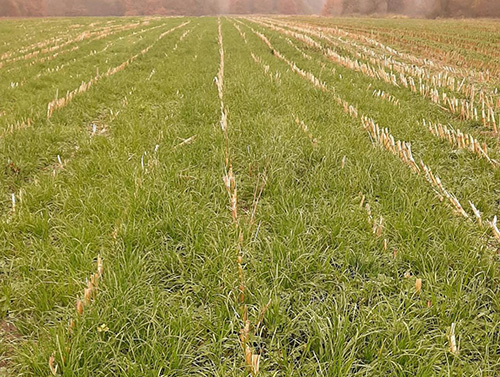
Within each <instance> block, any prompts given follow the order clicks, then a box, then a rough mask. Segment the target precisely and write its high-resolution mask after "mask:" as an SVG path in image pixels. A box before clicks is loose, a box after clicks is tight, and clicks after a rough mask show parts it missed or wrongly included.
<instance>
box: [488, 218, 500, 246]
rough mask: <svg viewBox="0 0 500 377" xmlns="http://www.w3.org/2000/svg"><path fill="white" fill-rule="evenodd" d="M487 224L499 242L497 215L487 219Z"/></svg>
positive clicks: (499, 231)
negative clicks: (490, 219)
mask: <svg viewBox="0 0 500 377" xmlns="http://www.w3.org/2000/svg"><path fill="white" fill-rule="evenodd" d="M488 224H489V226H490V227H491V230H492V231H493V235H494V236H495V238H496V239H497V241H498V242H500V230H498V227H497V217H496V216H495V217H493V220H492V221H488Z"/></svg>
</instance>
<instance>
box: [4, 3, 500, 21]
mask: <svg viewBox="0 0 500 377" xmlns="http://www.w3.org/2000/svg"><path fill="white" fill-rule="evenodd" d="M252 13H266V14H322V15H336V16H341V15H371V14H377V15H384V14H402V15H407V16H412V17H429V18H435V17H500V1H493V0H142V1H134V0H78V1H77V0H0V17H44V16H137V15H188V16H201V15H214V14H252Z"/></svg>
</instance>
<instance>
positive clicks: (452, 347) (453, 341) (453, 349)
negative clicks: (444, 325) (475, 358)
mask: <svg viewBox="0 0 500 377" xmlns="http://www.w3.org/2000/svg"><path fill="white" fill-rule="evenodd" d="M449 342H450V352H451V353H452V354H454V355H456V354H457V353H458V349H457V340H456V337H455V322H453V323H452V324H451V328H450V335H449Z"/></svg>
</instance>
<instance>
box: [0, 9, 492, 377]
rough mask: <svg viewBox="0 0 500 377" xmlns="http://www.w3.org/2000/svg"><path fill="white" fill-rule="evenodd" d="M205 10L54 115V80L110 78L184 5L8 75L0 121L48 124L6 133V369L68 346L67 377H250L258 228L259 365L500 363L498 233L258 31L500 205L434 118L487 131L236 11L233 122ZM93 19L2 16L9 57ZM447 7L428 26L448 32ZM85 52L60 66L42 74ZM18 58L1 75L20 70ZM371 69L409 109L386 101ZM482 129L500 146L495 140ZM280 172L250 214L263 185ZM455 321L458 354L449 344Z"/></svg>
mask: <svg viewBox="0 0 500 377" xmlns="http://www.w3.org/2000/svg"><path fill="white" fill-rule="evenodd" d="M111 20H112V21H113V23H114V24H117V25H119V24H125V23H129V22H132V21H131V20H130V19H111ZM134 20H135V19H134ZM189 20H190V21H191V22H190V23H189V24H188V25H186V26H184V27H182V28H180V29H178V30H175V31H174V32H172V33H171V34H169V35H167V36H165V38H163V39H161V40H160V41H159V42H158V43H157V44H155V46H154V48H152V49H151V50H150V51H149V52H148V53H147V54H145V55H144V56H140V57H139V58H138V59H137V60H136V61H134V62H133V63H131V64H130V65H129V66H128V67H127V68H126V69H124V70H123V71H121V72H118V73H117V74H116V75H113V76H111V77H108V78H103V79H102V80H100V81H99V82H98V83H97V84H96V85H95V86H93V87H92V88H91V89H90V90H89V91H87V92H85V93H82V94H79V95H77V96H76V97H75V99H74V100H73V101H72V102H71V103H70V104H69V105H68V106H66V107H64V108H62V109H60V110H58V111H56V112H55V113H54V116H53V117H52V118H50V119H49V120H47V119H46V116H45V113H46V105H47V103H48V102H49V101H50V100H52V98H53V96H54V93H55V89H59V92H60V93H65V92H66V90H73V89H75V88H76V87H78V86H79V85H80V82H81V81H82V80H88V79H90V78H91V77H92V76H93V74H95V71H96V67H99V69H100V70H101V71H102V72H104V71H105V70H107V68H108V67H115V66H117V65H119V64H121V63H122V62H123V61H125V60H126V59H127V58H129V57H130V56H133V55H135V54H136V53H138V52H140V51H141V50H142V49H143V48H145V47H146V46H148V45H150V44H151V43H153V42H154V41H155V40H156V38H157V37H158V36H159V35H160V34H161V33H162V32H164V31H166V30H168V29H170V28H173V27H174V26H177V25H180V24H181V23H183V22H184V21H186V19H178V18H171V19H170V18H166V19H162V18H160V19H155V20H152V21H151V24H150V25H149V27H154V26H157V25H158V26H159V25H162V26H161V27H158V28H157V29H154V30H152V31H146V32H144V33H142V34H140V35H134V34H133V32H132V31H124V32H121V33H119V34H116V35H113V36H110V37H109V38H105V39H103V40H99V41H93V42H88V41H82V42H80V43H81V48H80V49H78V50H76V51H74V52H68V53H66V54H62V55H61V56H60V57H57V58H56V59H54V60H51V61H48V62H47V63H46V64H34V65H33V66H31V67H29V68H28V67H20V68H19V69H17V68H16V69H17V70H16V72H17V73H16V75H18V76H16V80H18V78H21V77H24V78H25V79H26V82H25V85H24V86H22V87H19V88H16V89H10V88H4V87H2V88H0V91H2V92H1V93H2V99H1V100H0V111H2V110H5V111H6V113H7V115H6V116H4V117H0V127H1V129H2V130H8V129H9V125H11V124H12V123H14V122H16V121H18V120H19V121H20V120H23V119H26V118H27V117H30V118H31V123H32V126H31V127H26V128H22V129H15V130H14V131H9V132H6V133H5V134H4V135H3V136H2V138H1V139H0V157H1V161H2V165H3V166H2V169H1V170H0V176H1V177H2V179H1V180H0V181H1V184H0V194H1V197H0V203H1V211H2V215H1V216H2V218H1V221H0V234H1V237H0V250H1V252H0V256H1V258H0V292H1V294H0V316H1V317H0V324H1V325H2V326H1V327H0V331H2V329H4V328H6V326H5V324H6V323H9V324H12V327H9V328H8V329H7V331H4V332H3V334H2V336H0V376H3V375H5V376H10V375H20V376H49V375H51V372H50V369H49V358H50V357H51V355H53V354H54V355H55V365H57V368H58V369H57V375H60V376H192V375H200V376H245V375H248V372H246V371H245V359H244V352H243V350H242V348H241V345H240V340H239V334H240V329H241V328H242V326H243V323H242V317H241V314H242V313H241V310H240V309H241V308H240V305H239V303H238V295H239V292H238V285H239V284H240V281H239V277H238V264H237V256H238V253H239V251H238V245H240V241H239V232H240V231H241V233H242V235H243V241H242V243H241V255H242V257H243V271H244V277H245V288H246V290H245V297H244V299H245V304H246V305H247V307H248V317H249V320H250V321H251V322H252V323H253V324H255V323H257V321H258V318H259V316H260V312H261V310H262V309H263V308H264V307H265V305H266V304H268V303H269V302H270V304H269V308H268V310H267V311H266V313H265V315H264V317H263V322H262V325H261V326H260V327H259V328H258V329H256V328H252V329H251V339H250V346H251V348H252V350H253V351H254V353H256V354H259V355H261V361H260V373H259V375H263V376H298V375H300V376H317V375H321V376H351V375H352V376H381V375H385V376H387V375H389V376H435V375H438V376H494V375H496V374H497V373H498V372H499V370H500V355H499V354H498V344H500V332H499V329H498V323H499V322H500V299H499V297H500V292H499V288H498V287H499V283H500V275H499V270H498V263H499V262H500V260H499V258H498V254H497V250H498V243H497V241H495V240H494V238H493V237H492V234H491V231H490V230H489V229H488V227H487V226H484V227H483V228H480V227H478V226H477V225H476V224H475V223H474V222H472V221H467V220H464V219H462V218H460V217H459V216H457V215H456V214H454V212H453V210H452V209H451V207H450V206H449V205H448V204H447V203H446V202H441V201H439V199H438V197H437V196H436V195H435V193H434V191H433V189H432V187H431V186H430V185H429V184H428V182H427V181H426V180H425V179H424V177H423V176H421V175H415V174H414V173H413V172H412V171H411V170H410V169H409V168H408V167H407V166H406V165H404V164H403V163H402V162H401V160H400V159H399V158H397V157H396V156H394V155H392V154H391V153H389V152H387V151H386V150H384V149H382V148H380V147H377V146H376V145H375V144H373V143H372V141H371V139H370V137H369V136H368V134H367V133H366V131H365V130H364V129H363V127H362V125H361V122H360V120H359V119H353V118H351V117H350V116H348V115H347V114H345V113H344V112H343V110H342V108H341V107H339V106H337V105H336V103H334V101H333V96H332V93H330V92H322V91H320V90H318V89H316V88H315V87H314V86H312V85H311V84H310V83H309V82H308V81H306V80H304V79H303V78H301V77H300V76H298V75H297V74H296V73H294V72H292V71H291V70H290V69H289V67H288V66H287V65H286V64H285V63H283V62H282V61H281V60H278V59H277V58H276V57H275V56H273V54H272V53H271V51H270V50H269V48H268V47H267V46H266V45H265V44H264V43H263V42H262V41H261V39H260V38H258V37H257V36H256V35H255V34H253V33H252V31H251V30H250V28H248V27H247V26H251V27H253V28H255V29H258V30H260V31H261V32H263V33H264V34H265V35H266V36H267V37H268V38H269V39H270V40H271V42H272V43H273V45H274V46H275V48H276V49H278V50H279V51H280V52H282V53H283V54H284V55H285V56H287V58H289V59H291V60H293V61H294V62H296V64H297V65H298V66H299V67H300V68H302V69H305V70H307V71H309V72H312V73H314V75H316V76H317V77H320V78H321V80H323V81H325V82H326V83H327V84H328V85H329V86H331V87H335V88H336V93H338V94H339V95H341V96H342V97H343V98H345V99H347V100H348V101H349V102H351V103H354V104H356V105H357V106H358V109H359V111H360V113H363V114H366V115H369V116H370V117H373V118H374V119H375V120H376V121H377V122H379V123H380V125H381V126H383V127H388V128H389V129H390V131H391V133H392V134H393V135H394V136H395V137H396V138H398V139H401V140H406V141H410V142H411V143H412V147H413V150H414V154H415V156H416V157H418V158H422V159H423V160H424V161H425V162H426V164H428V165H429V166H430V167H431V168H432V169H433V171H435V172H437V173H438V174H439V176H440V177H441V178H442V180H443V183H444V184H445V186H446V187H447V188H448V189H449V190H450V191H452V192H453V193H454V194H455V195H457V197H458V198H459V199H460V201H461V202H462V204H463V205H464V206H465V204H466V203H467V200H469V199H470V200H472V201H473V202H474V203H475V204H476V205H477V206H478V207H479V208H480V210H481V211H482V212H483V213H484V217H485V219H490V218H491V217H492V216H493V215H494V214H496V213H498V203H497V201H496V196H497V195H496V192H497V191H498V190H499V189H500V186H499V183H498V171H497V170H494V169H492V167H491V166H490V165H488V164H487V163H486V162H484V161H482V160H480V159H479V158H477V156H475V155H472V154H469V153H468V152H464V151H457V150H455V149H454V148H453V147H452V146H450V145H449V144H447V143H444V142H442V141H439V140H438V139H435V138H434V137H433V136H432V135H431V134H429V133H428V132H426V130H424V129H423V128H422V126H421V125H419V124H417V122H418V121H420V120H421V118H422V117H427V118H432V119H433V120H439V121H441V122H451V123H452V124H453V125H454V126H457V127H460V128H461V129H463V130H467V131H468V132H471V133H472V132H477V135H480V132H481V130H480V128H479V127H478V125H475V124H472V122H461V121H459V120H458V119H457V118H454V117H453V116H451V115H450V114H447V113H445V112H443V111H441V110H440V109H439V108H437V107H436V106H434V105H432V104H431V103H430V101H428V100H426V99H424V98H422V97H420V96H418V95H416V94H413V93H411V92H409V91H408V90H406V89H404V88H403V89H398V88H394V87H392V86H390V85H389V84H385V83H383V82H381V81H376V80H374V79H370V78H367V77H365V76H363V75H361V74H360V73H356V72H353V71H349V70H347V69H346V68H343V67H340V66H337V65H335V64H333V63H331V62H330V61H328V60H327V59H325V58H324V57H323V56H322V55H321V53H320V52H319V51H315V50H314V49H311V48H308V47H307V46H306V45H304V44H301V43H300V42H298V41H296V43H297V45H298V46H299V47H300V48H302V49H304V50H305V51H306V52H307V53H308V54H310V55H312V56H313V57H314V58H313V59H312V60H307V59H305V58H303V57H302V55H301V54H300V52H298V51H297V50H296V49H295V48H293V47H292V46H290V45H289V44H288V43H287V42H286V41H285V40H284V39H283V38H282V37H281V36H280V35H279V34H278V33H277V32H274V31H271V30H268V29H266V28H264V27H261V26H258V25H256V24H254V23H253V22H251V21H249V20H241V22H242V23H243V24H239V26H240V28H241V30H242V31H243V32H245V34H246V38H247V40H248V43H245V42H244V41H243V39H242V37H241V36H240V34H239V33H238V31H237V29H236V28H235V27H234V26H233V24H234V23H235V22H237V21H236V20H234V19H231V18H222V20H221V22H222V32H223V41H224V52H225V77H224V85H225V87H224V105H225V107H226V108H227V111H228V119H229V128H228V132H227V137H225V135H224V133H223V132H222V130H221V127H220V125H219V121H220V116H221V115H220V101H219V98H218V96H217V88H216V85H215V84H214V77H215V76H216V75H217V71H218V67H219V63H220V62H219V45H218V41H217V36H218V34H217V33H218V32H217V19H216V18H198V19H195V18H192V19H189ZM301 20H302V21H304V20H303V19H301ZM93 21H95V19H74V20H68V19H50V20H37V21H27V20H18V21H15V22H13V21H2V22H1V23H0V30H1V31H4V30H12V33H11V34H12V35H11V34H10V33H6V34H8V35H9V38H6V39H5V42H6V44H5V45H4V46H3V47H2V46H0V47H1V48H2V49H1V50H0V53H3V51H4V50H5V51H9V50H15V49H16V48H17V49H21V48H22V47H23V46H27V45H30V44H32V43H33V42H35V41H36V40H43V39H49V38H50V37H52V36H53V35H58V34H59V33H61V30H63V29H65V28H67V27H68V25H69V24H70V23H72V22H74V23H79V24H82V28H83V29H84V28H89V27H90V26H89V25H90V24H91V23H92V22H93ZM306 21H307V22H311V23H313V22H314V20H313V19H307V20H306ZM97 22H99V24H101V23H104V22H107V19H98V20H97ZM330 22H331V23H332V24H333V22H334V21H330ZM346 22H347V21H346ZM349 22H352V23H354V21H353V20H350V21H349ZM45 23H50V25H51V26H50V28H48V29H47V32H46V33H45V35H44V36H43V37H42V36H40V35H39V34H37V33H36V32H35V31H36V30H39V29H43V28H44V27H46V25H45ZM364 23H367V21H366V20H359V25H363V24H364ZM440 23H441V21H435V22H429V23H428V24H429V28H430V29H429V30H430V31H431V32H435V30H439V29H438V28H439V26H440V25H441V24H440ZM22 25H30V27H31V29H30V32H27V31H23V30H24V28H23V27H22ZM245 25H246V26H245ZM443 25H444V24H443ZM476 25H477V28H478V29H477V33H478V35H482V36H484V38H485V39H487V38H488V35H489V34H488V32H487V31H484V30H483V29H482V23H481V22H478V23H474V22H470V27H471V28H474V27H476ZM19 29H21V30H19ZM187 30H192V31H191V33H190V34H188V35H187V36H186V37H185V39H184V40H183V41H180V37H181V36H182V35H183V33H184V32H185V31H187ZM121 36H123V37H124V38H123V39H119V37H121ZM107 43H112V47H110V48H109V49H108V50H106V51H105V52H102V53H100V54H97V55H95V56H94V55H92V56H89V55H88V52H90V50H93V49H96V50H99V48H103V47H104V46H105V45H106V44H107ZM176 45H177V48H175V46H176ZM251 52H253V53H254V54H255V55H257V56H259V57H260V58H261V59H262V61H263V63H265V64H266V65H268V66H269V67H270V71H269V72H270V73H271V74H272V75H273V77H274V79H272V80H271V79H270V77H269V74H266V73H265V72H264V69H263V68H262V67H261V66H259V65H258V64H257V63H255V62H254V61H253V59H252V57H251ZM74 58H77V61H76V62H73V63H71V64H70V65H68V66H67V67H66V68H64V69H63V70H61V71H59V72H53V73H49V74H47V75H45V76H44V77H43V79H42V78H40V79H39V80H35V79H33V76H35V75H36V74H38V73H39V72H42V71H44V70H45V71H46V69H47V68H49V67H56V66H57V65H59V64H64V63H65V62H70V61H72V59H74ZM322 64H324V67H323V66H322ZM6 69H9V67H8V66H5V67H3V68H0V76H2V77H7V76H8V75H7V73H5V72H4V70H6ZM276 73H278V75H276ZM339 74H341V75H342V79H340V76H339ZM3 75H5V76H3ZM276 77H279V79H276ZM4 81H5V80H3V81H2V82H4ZM370 84H372V87H376V88H377V89H378V88H380V89H383V90H386V91H389V92H390V93H391V94H393V95H395V96H396V97H397V98H398V99H400V101H401V106H400V107H399V108H398V107H394V106H393V105H391V104H390V103H387V102H386V101H381V100H380V99H378V98H375V97H373V96H372V95H371V93H372V91H373V89H372V90H367V87H368V85H370ZM4 93H5V95H4ZM296 117H298V118H299V119H300V120H302V121H304V122H305V124H307V126H308V129H309V131H310V132H311V134H312V136H313V137H314V138H316V139H317V143H312V142H311V140H310V138H309V137H308V136H307V135H306V134H304V132H303V130H302V129H301V128H300V126H299V125H297V124H296V122H295V118H296ZM92 124H95V125H96V127H97V133H96V134H94V135H92V132H93V126H92ZM474 130H476V131H474ZM193 136H194V138H193V139H192V142H191V143H189V144H185V145H180V144H181V143H182V142H183V140H186V139H188V138H190V137H193ZM485 140H487V141H488V143H489V146H490V148H491V151H490V153H491V155H492V156H495V157H496V156H498V153H499V150H498V145H497V143H496V140H495V139H494V138H492V137H490V136H485ZM226 152H227V153H228V154H229V156H230V159H231V164H232V167H233V171H234V174H235V177H236V182H237V185H238V211H239V228H236V227H235V225H234V224H233V221H232V217H231V211H230V208H229V199H228V194H227V192H226V189H225V187H224V182H223V179H222V177H223V176H224V175H225V174H226V169H227V166H226V164H225V153H226ZM58 156H60V158H61V160H62V162H63V166H62V167H61V166H59V164H58V158H57V157H58ZM344 157H345V166H344V168H341V165H342V160H343V159H344ZM264 178H265V180H266V184H265V186H264V189H263V191H262V196H261V198H260V200H259V203H258V205H257V207H256V208H257V210H256V214H255V223H254V224H251V223H250V218H251V211H252V206H253V204H254V192H256V191H257V192H258V190H259V188H260V187H261V185H262V180H263V179H264ZM11 193H14V194H15V197H16V207H15V211H13V210H12V208H11V207H12V202H11ZM362 196H364V197H365V203H368V204H369V205H370V208H371V213H372V216H373V218H375V219H378V218H380V217H383V219H384V227H383V230H382V234H381V236H380V237H377V236H376V235H375V234H374V233H373V231H372V224H373V222H370V221H369V219H368V214H367V211H366V210H365V208H362V207H361V206H360V202H361V200H362V199H361V197H362ZM467 211H468V212H470V210H469V209H468V208H467ZM384 239H386V240H387V245H388V248H387V250H385V249H384ZM98 255H100V256H101V257H102V258H103V260H104V273H103V276H102V280H101V282H100V283H99V288H98V292H97V295H96V297H95V299H94V300H93V302H92V303H91V304H90V305H87V306H85V310H84V314H83V315H81V316H80V315H78V314H77V311H76V309H75V303H76V300H77V299H81V298H82V296H83V290H84V288H85V287H86V278H88V277H89V276H90V275H91V274H92V273H94V272H95V271H96V268H97V264H96V262H97V256H98ZM417 278H420V279H422V291H421V292H420V293H416V292H415V283H416V279H417ZM70 319H72V320H73V321H74V322H75V326H74V328H73V330H72V332H71V333H70V332H69V331H68V321H69V320H70ZM452 323H455V324H456V330H455V331H456V338H457V343H458V347H459V352H458V354H453V353H451V352H450V350H449V340H448V335H449V331H450V327H451V325H452ZM103 324H104V325H106V326H105V328H106V331H100V330H102V325H103ZM12 329H15V331H13V330H12ZM0 334H1V333H0Z"/></svg>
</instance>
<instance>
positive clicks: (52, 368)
mask: <svg viewBox="0 0 500 377" xmlns="http://www.w3.org/2000/svg"><path fill="white" fill-rule="evenodd" d="M49 369H50V373H52V375H53V376H57V369H58V366H57V365H56V352H55V351H54V352H52V355H50V357H49Z"/></svg>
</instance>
